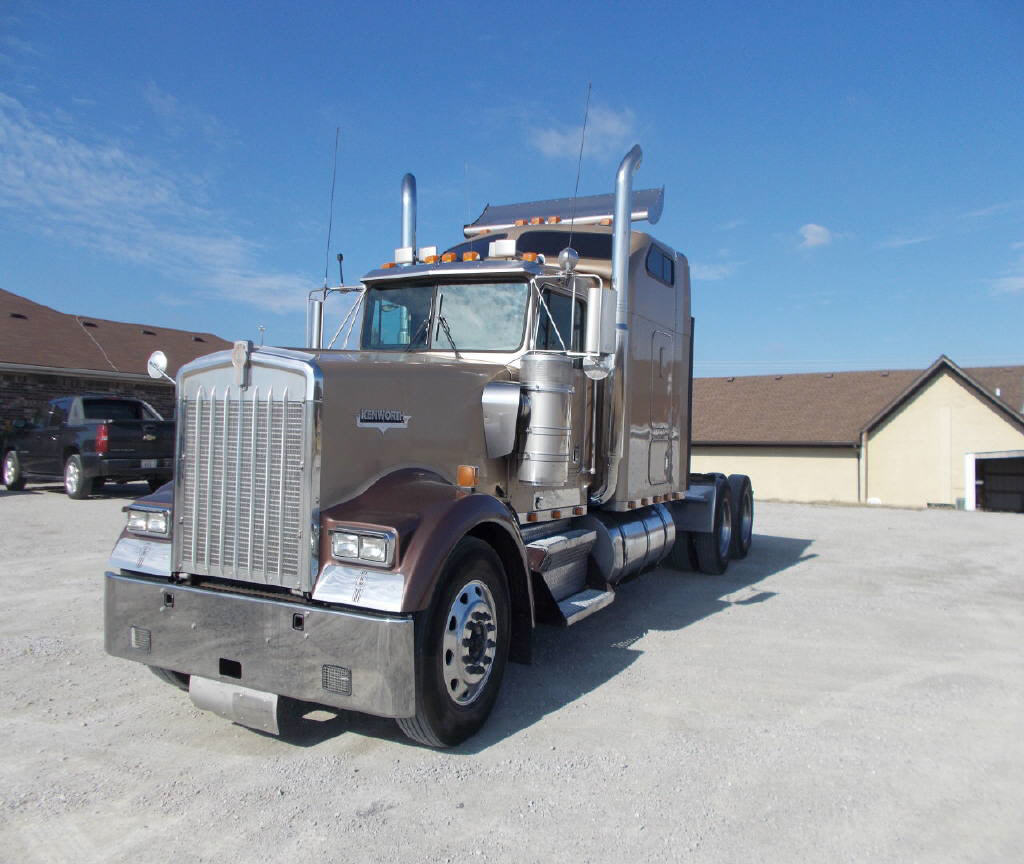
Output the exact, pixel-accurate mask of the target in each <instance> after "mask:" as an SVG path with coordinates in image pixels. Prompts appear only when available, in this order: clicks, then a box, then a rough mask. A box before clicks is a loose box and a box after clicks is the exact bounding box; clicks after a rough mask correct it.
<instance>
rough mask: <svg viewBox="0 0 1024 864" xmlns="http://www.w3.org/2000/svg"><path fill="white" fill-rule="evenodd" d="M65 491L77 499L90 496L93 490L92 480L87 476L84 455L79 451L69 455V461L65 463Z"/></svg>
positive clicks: (70, 496) (69, 496)
mask: <svg viewBox="0 0 1024 864" xmlns="http://www.w3.org/2000/svg"><path fill="white" fill-rule="evenodd" d="M64 491H65V492H67V493H68V498H74V499H76V500H81V499H82V498H88V497H89V493H90V492H92V480H90V479H89V478H88V477H86V476H85V471H84V470H83V468H82V457H81V456H79V455H78V454H77V453H72V454H71V455H70V456H68V461H67V462H65V463H64Z"/></svg>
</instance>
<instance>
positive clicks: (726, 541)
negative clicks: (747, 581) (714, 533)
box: [718, 505, 732, 558]
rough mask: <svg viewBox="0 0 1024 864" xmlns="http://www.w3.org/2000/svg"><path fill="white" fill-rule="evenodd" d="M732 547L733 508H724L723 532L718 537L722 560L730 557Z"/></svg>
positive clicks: (719, 552)
mask: <svg viewBox="0 0 1024 864" xmlns="http://www.w3.org/2000/svg"><path fill="white" fill-rule="evenodd" d="M730 545H732V507H730V506H728V505H726V506H725V507H723V508H722V531H721V533H720V534H719V536H718V554H719V555H720V556H721V557H722V558H727V557H729V546H730Z"/></svg>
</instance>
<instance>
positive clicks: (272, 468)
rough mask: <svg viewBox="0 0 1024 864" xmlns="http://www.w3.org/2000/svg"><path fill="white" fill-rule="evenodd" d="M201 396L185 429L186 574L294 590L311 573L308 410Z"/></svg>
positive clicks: (263, 399)
mask: <svg viewBox="0 0 1024 864" xmlns="http://www.w3.org/2000/svg"><path fill="white" fill-rule="evenodd" d="M237 393H238V391H237V390H232V389H228V388H225V390H224V391H223V392H222V393H221V394H220V395H218V391H217V390H215V389H212V390H210V391H205V390H204V389H203V388H202V387H200V388H199V390H198V391H197V392H196V396H195V398H194V399H186V400H185V402H184V404H183V406H182V412H181V415H180V419H179V422H181V423H182V424H183V427H182V438H181V455H182V463H181V468H180V471H181V481H180V486H179V490H180V504H179V507H178V520H177V521H178V526H177V532H178V537H180V541H179V542H180V545H179V549H180V550H181V552H180V560H181V566H182V569H184V570H186V571H187V572H190V573H199V574H204V575H209V576H220V577H223V578H226V579H240V580H244V581H249V582H262V583H264V584H270V585H281V586H287V587H293V586H295V585H298V584H301V582H302V580H301V578H300V576H301V574H302V571H303V567H304V565H305V558H306V556H305V555H304V554H303V537H304V536H305V533H306V532H305V530H304V529H305V524H306V520H304V519H303V492H304V489H303V482H304V480H303V477H304V474H303V467H304V454H305V452H306V441H305V434H304V429H305V407H306V403H305V402H303V401H302V400H301V399H300V400H296V399H294V398H289V394H288V391H287V390H285V391H284V392H283V393H282V394H275V393H274V392H273V391H272V390H271V391H269V392H267V393H265V394H264V393H261V392H260V390H259V388H258V387H255V388H253V389H252V391H251V393H249V394H247V396H248V398H244V399H239V398H231V396H232V395H236V394H237Z"/></svg>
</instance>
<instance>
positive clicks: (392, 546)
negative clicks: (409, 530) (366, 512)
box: [330, 525, 398, 570]
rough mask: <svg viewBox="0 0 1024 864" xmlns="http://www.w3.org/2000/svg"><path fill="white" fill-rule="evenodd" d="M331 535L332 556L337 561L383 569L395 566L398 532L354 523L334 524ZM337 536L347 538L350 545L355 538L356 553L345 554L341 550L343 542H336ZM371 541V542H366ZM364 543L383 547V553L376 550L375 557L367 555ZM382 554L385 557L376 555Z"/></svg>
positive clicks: (377, 547)
mask: <svg viewBox="0 0 1024 864" xmlns="http://www.w3.org/2000/svg"><path fill="white" fill-rule="evenodd" d="M330 535H331V557H332V558H333V559H334V560H335V561H341V562H343V563H345V564H358V565H360V566H366V567H378V568H380V569H382V570H390V569H392V568H393V567H394V566H395V553H396V550H397V549H398V534H397V533H396V532H395V531H389V530H386V529H376V528H361V527H360V528H357V527H355V526H352V525H332V526H331V529H330ZM335 537H338V538H339V541H341V538H347V539H348V541H349V543H348V545H349V547H351V545H352V544H351V540H352V539H354V540H355V548H356V552H355V554H354V555H353V554H344V553H341V552H340V551H339V548H338V547H339V546H340V545H341V542H339V543H337V544H336V542H335ZM366 541H369V543H366ZM364 545H365V546H367V547H368V549H373V550H377V549H382V553H378V552H376V551H374V552H373V553H372V554H373V555H374V556H375V557H366V556H365V554H364ZM379 554H382V555H383V557H376V556H378V555H379Z"/></svg>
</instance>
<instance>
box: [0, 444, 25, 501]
mask: <svg viewBox="0 0 1024 864" xmlns="http://www.w3.org/2000/svg"><path fill="white" fill-rule="evenodd" d="M3 471H4V486H6V487H7V488H8V489H9V490H10V491H11V492H18V491H20V490H22V489H24V488H25V478H24V477H23V476H22V473H21V462H19V461H18V454H17V453H16V452H15V451H14V450H8V451H7V452H6V453H4V469H3Z"/></svg>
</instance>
